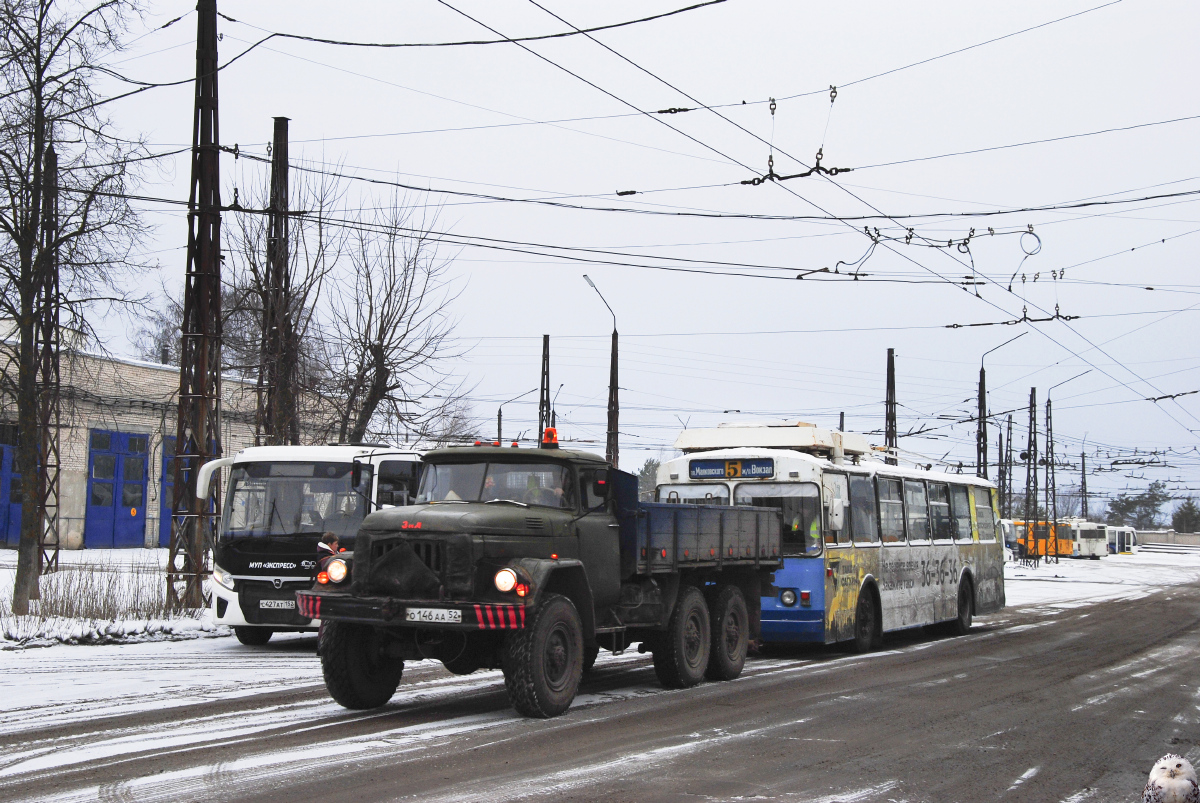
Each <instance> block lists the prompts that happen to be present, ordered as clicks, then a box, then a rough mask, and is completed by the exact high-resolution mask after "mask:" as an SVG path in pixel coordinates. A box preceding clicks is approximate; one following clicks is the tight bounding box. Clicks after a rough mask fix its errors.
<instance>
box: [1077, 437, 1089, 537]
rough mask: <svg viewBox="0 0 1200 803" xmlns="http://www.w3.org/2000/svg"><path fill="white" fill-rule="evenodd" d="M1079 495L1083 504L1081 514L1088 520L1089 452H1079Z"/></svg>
mask: <svg viewBox="0 0 1200 803" xmlns="http://www.w3.org/2000/svg"><path fill="white" fill-rule="evenodd" d="M1079 496H1080V502H1081V504H1082V505H1083V508H1082V510H1081V511H1080V515H1081V516H1082V518H1083V520H1084V521H1087V517H1088V509H1087V496H1088V494H1087V453H1086V452H1080V453H1079Z"/></svg>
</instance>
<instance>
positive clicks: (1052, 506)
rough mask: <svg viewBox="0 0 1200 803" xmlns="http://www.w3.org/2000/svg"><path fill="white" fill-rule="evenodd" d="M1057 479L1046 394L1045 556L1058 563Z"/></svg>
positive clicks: (1051, 420) (1052, 415) (1052, 427)
mask: <svg viewBox="0 0 1200 803" xmlns="http://www.w3.org/2000/svg"><path fill="white" fill-rule="evenodd" d="M1057 479H1058V477H1057V476H1056V475H1055V471H1054V414H1053V411H1052V408H1051V404H1050V394H1049V392H1047V393H1046V518H1048V519H1049V521H1048V522H1047V524H1046V527H1047V534H1048V538H1049V541H1050V544H1049V546H1048V547H1047V550H1046V555H1047V556H1049V555H1050V554H1053V555H1054V562H1055V563H1058V484H1057Z"/></svg>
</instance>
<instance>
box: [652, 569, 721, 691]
mask: <svg viewBox="0 0 1200 803" xmlns="http://www.w3.org/2000/svg"><path fill="white" fill-rule="evenodd" d="M711 631H712V627H711V624H710V620H709V616H708V606H707V605H706V604H705V603H704V595H703V594H701V593H700V590H699V589H697V588H696V587H695V586H684V587H682V588H680V589H679V599H678V600H677V601H676V602H675V610H674V611H673V612H672V613H671V620H670V622H668V623H667V632H665V633H663V634H662V635H661V636H660V637H659V638H658V639H657V640H656V643H655V645H654V674H656V675H658V681H659V683H662V685H664V686H666V687H667V688H668V689H686V688H687V687H688V686H695V685H696V684H697V683H699V682H700V681H701V680H703V679H704V670H705V669H706V668H707V667H708V654H709V649H710V646H711V645H710V638H711V636H712V632H711Z"/></svg>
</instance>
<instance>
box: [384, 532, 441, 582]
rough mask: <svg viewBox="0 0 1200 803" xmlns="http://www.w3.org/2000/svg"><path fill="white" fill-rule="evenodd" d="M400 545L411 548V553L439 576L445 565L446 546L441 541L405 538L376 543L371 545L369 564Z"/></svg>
mask: <svg viewBox="0 0 1200 803" xmlns="http://www.w3.org/2000/svg"><path fill="white" fill-rule="evenodd" d="M401 544H408V545H409V546H410V547H412V551H413V552H415V553H416V554H417V557H418V558H420V559H421V562H422V563H424V564H425V565H426V566H428V567H429V569H430V570H431V571H433V572H434V573H436V574H438V575H441V573H442V569H443V568H444V567H445V565H446V544H445V543H444V542H442V541H410V540H408V539H406V538H405V539H401V538H393V539H389V540H387V541H382V542H379V541H377V542H375V543H374V544H372V545H371V563H372V564H374V563H375V562H376V561H378V560H379V559H380V558H382V557H383V556H384V555H386V554H387V553H389V552H391V551H392V550H393V549H395V548H396V547H398V546H400V545H401Z"/></svg>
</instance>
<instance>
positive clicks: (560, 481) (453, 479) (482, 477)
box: [417, 463, 575, 508]
mask: <svg viewBox="0 0 1200 803" xmlns="http://www.w3.org/2000/svg"><path fill="white" fill-rule="evenodd" d="M431 502H435V503H436V502H514V503H516V504H519V505H539V506H542V507H558V508H566V507H573V506H574V504H575V501H574V497H573V496H572V494H571V484H570V483H569V482H568V481H567V469H566V468H565V467H564V466H560V465H557V464H555V463H441V464H436V463H435V464H431V465H429V466H427V467H426V468H425V473H424V474H423V475H422V477H421V490H420V491H419V492H418V493H417V504H418V505H423V504H429V503H431Z"/></svg>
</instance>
